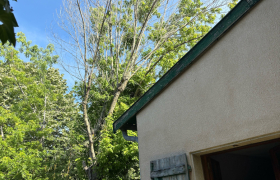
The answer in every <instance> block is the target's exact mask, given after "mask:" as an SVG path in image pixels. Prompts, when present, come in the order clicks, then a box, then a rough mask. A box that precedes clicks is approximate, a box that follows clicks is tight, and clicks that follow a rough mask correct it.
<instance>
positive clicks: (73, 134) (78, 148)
mask: <svg viewBox="0 0 280 180" xmlns="http://www.w3.org/2000/svg"><path fill="white" fill-rule="evenodd" d="M17 41H18V42H20V43H21V48H20V51H17V50H15V49H14V48H13V47H12V46H8V45H7V44H5V45H1V44H0V49H1V50H0V56H1V57H2V58H3V60H2V61H0V126H1V128H2V130H3V131H2V133H3V136H2V137H1V138H0V149H1V150H0V179H15V180H19V179H80V178H83V176H84V173H81V169H82V166H81V162H80V161H79V160H77V159H78V158H79V157H81V156H83V154H84V153H85V152H84V151H85V148H84V146H83V145H82V144H83V142H84V136H82V135H81V134H80V132H79V130H78V128H77V127H78V126H79V124H78V122H77V121H76V119H78V118H79V111H78V108H77V106H76V104H75V103H74V100H75V99H74V97H73V96H72V92H67V91H68V90H67V86H66V80H64V79H63V75H61V74H60V73H59V72H58V70H57V69H54V68H52V64H53V63H54V62H56V60H57V58H58V56H55V55H52V53H53V50H54V49H53V46H52V45H48V46H47V48H45V49H44V48H39V47H38V46H37V45H34V46H31V42H27V41H26V38H25V36H24V34H23V33H19V34H18V39H17ZM20 52H22V53H23V54H24V55H25V56H26V57H28V58H29V59H30V62H24V61H22V60H21V59H20V58H19V55H20Z"/></svg>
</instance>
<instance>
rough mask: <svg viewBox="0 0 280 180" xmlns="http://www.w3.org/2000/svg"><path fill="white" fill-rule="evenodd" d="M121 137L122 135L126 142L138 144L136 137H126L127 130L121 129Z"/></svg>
mask: <svg viewBox="0 0 280 180" xmlns="http://www.w3.org/2000/svg"><path fill="white" fill-rule="evenodd" d="M122 135H123V138H124V139H125V140H127V141H133V142H137V143H138V137H136V136H128V135H127V130H123V129H122Z"/></svg>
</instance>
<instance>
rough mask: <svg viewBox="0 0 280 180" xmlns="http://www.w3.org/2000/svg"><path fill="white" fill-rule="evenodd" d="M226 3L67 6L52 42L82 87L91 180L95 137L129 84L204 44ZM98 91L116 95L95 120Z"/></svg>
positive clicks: (192, 0)
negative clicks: (93, 102)
mask: <svg viewBox="0 0 280 180" xmlns="http://www.w3.org/2000/svg"><path fill="white" fill-rule="evenodd" d="M226 3H227V2H226V1H224V0H205V1H203V3H202V2H201V1H200V0H178V1H177V0H176V1H174V0H104V1H99V0H64V1H63V7H62V9H61V10H60V11H59V12H58V19H57V23H58V26H59V28H60V29H59V30H53V31H52V32H53V33H52V37H53V38H52V40H53V42H54V43H55V45H56V46H57V48H60V49H61V50H62V53H63V54H64V57H65V58H64V60H63V62H62V65H63V67H64V68H65V70H66V71H67V72H69V74H71V75H72V76H73V77H75V78H76V79H77V80H79V81H81V82H82V86H83V94H82V97H83V99H82V101H81V106H82V111H83V119H84V124H85V127H86V133H87V136H88V142H89V157H90V159H91V165H90V167H87V166H86V165H85V166H84V167H85V170H88V173H89V174H88V177H89V179H96V178H97V177H96V173H93V172H91V171H90V170H89V169H91V168H92V167H94V166H95V165H96V150H95V149H94V147H95V146H94V143H95V142H94V138H93V134H94V135H95V136H96V135H97V134H98V132H99V131H100V130H101V129H102V127H103V124H104V122H105V117H107V116H111V115H112V114H113V112H114V109H115V107H116V104H117V102H118V99H119V97H120V95H121V93H122V92H123V91H124V90H125V89H126V87H127V84H128V82H129V80H130V79H131V78H132V77H133V76H134V75H135V74H136V73H137V72H139V71H140V70H143V69H144V71H145V72H146V74H148V73H150V72H152V71H154V69H155V68H156V67H157V66H160V62H161V61H163V60H164V59H165V57H166V56H169V58H170V57H171V58H174V59H178V58H180V56H182V54H180V53H178V54H176V53H177V52H178V49H180V50H182V51H183V52H186V51H187V50H188V49H189V48H191V47H192V46H193V45H194V44H195V43H196V42H197V41H199V40H200V39H201V38H202V37H203V36H204V34H206V33H207V32H208V31H209V29H210V27H211V26H210V24H212V23H214V20H215V14H216V13H217V12H219V11H220V9H219V8H220V7H221V6H223V5H225V4H226ZM170 55H171V56H170ZM66 59H69V61H67V60H66ZM104 81H105V82H106V86H104ZM93 86H95V88H96V87H97V88H100V91H101V92H104V94H105V92H107V93H108V92H110V93H111V94H110V96H108V98H107V99H106V100H105V101H104V104H103V108H102V110H100V112H99V115H98V116H96V117H93V119H89V112H88V105H89V98H90V96H93V95H92V94H90V91H91V89H92V87H93ZM135 94H137V92H135ZM110 97H111V98H110ZM106 107H108V109H107V108H106Z"/></svg>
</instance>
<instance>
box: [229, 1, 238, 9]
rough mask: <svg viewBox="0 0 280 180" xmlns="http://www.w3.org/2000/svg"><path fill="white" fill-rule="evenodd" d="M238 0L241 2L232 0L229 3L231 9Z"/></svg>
mask: <svg viewBox="0 0 280 180" xmlns="http://www.w3.org/2000/svg"><path fill="white" fill-rule="evenodd" d="M238 2H239V0H232V1H231V2H230V3H228V7H229V8H230V9H233V8H234V7H235V6H236V4H237V3H238Z"/></svg>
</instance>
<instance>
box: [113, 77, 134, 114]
mask: <svg viewBox="0 0 280 180" xmlns="http://www.w3.org/2000/svg"><path fill="white" fill-rule="evenodd" d="M128 81H129V78H124V80H123V82H122V83H121V84H120V85H119V86H118V88H117V91H116V93H115V95H114V98H113V101H112V103H111V106H110V109H109V112H108V116H111V115H112V114H113V112H114V109H115V107H116V105H117V102H118V99H119V97H120V94H121V93H122V92H123V91H124V90H125V88H126V86H127V83H128Z"/></svg>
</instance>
